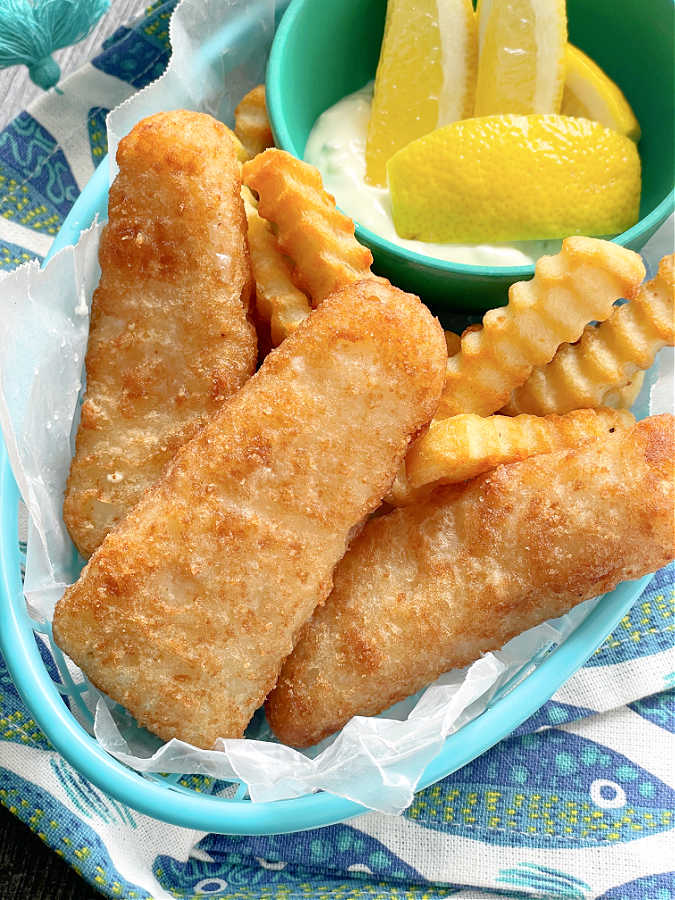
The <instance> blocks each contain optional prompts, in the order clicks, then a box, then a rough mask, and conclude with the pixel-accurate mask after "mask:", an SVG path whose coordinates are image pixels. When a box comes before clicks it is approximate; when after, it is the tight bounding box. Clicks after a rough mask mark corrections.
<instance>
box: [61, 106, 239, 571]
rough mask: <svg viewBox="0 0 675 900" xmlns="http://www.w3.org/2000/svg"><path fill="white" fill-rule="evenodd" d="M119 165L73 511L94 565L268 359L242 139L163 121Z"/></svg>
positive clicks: (187, 117)
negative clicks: (261, 350)
mask: <svg viewBox="0 0 675 900" xmlns="http://www.w3.org/2000/svg"><path fill="white" fill-rule="evenodd" d="M117 161H118V163H119V167H120V171H119V174H118V176H117V178H116V179H115V181H114V183H113V184H112V186H111V188H110V199H109V204H108V213H109V220H108V224H107V225H106V226H105V228H104V230H103V234H102V236H101V245H100V250H99V260H100V263H101V280H100V282H99V285H98V288H97V289H96V292H95V293H94V298H93V303H92V313H91V326H90V331H89V345H88V349H87V357H86V370H87V391H86V395H85V399H84V404H83V406H82V417H81V420H80V425H79V429H78V432H77V441H76V452H75V457H74V458H73V461H72V465H71V468H70V477H69V479H68V484H67V488H66V495H65V501H64V505H63V517H64V521H65V523H66V525H67V527H68V530H69V532H70V534H71V537H72V538H73V541H74V542H75V544H76V546H77V548H78V549H79V551H80V552H81V553H82V554H83V555H84V556H89V555H90V554H91V553H92V552H93V551H94V550H95V549H96V547H98V545H99V544H100V543H101V541H102V540H103V538H104V537H105V535H106V534H107V533H108V532H109V531H110V529H111V528H112V527H113V526H114V525H115V523H116V522H118V521H119V520H120V519H121V518H122V517H123V516H124V515H125V513H126V512H127V511H128V510H129V509H130V508H131V507H132V506H133V505H134V504H135V503H136V502H137V501H138V500H139V498H140V497H141V495H142V494H143V492H144V491H145V489H146V488H148V487H149V486H150V485H151V484H153V483H154V482H155V481H157V479H158V478H159V476H160V475H161V474H162V472H163V470H164V468H165V466H166V464H167V463H168V462H169V460H170V459H171V458H172V457H173V455H174V454H175V452H176V450H177V449H178V448H179V447H180V446H182V445H183V444H184V443H185V442H186V441H187V440H189V439H190V438H191V437H193V435H195V434H196V432H197V431H198V430H199V428H200V427H201V426H202V425H203V424H204V422H206V421H207V420H208V419H209V417H210V416H211V415H213V413H214V412H215V411H216V410H217V409H218V408H219V407H220V406H221V404H222V403H223V401H224V400H225V399H226V398H227V397H229V396H230V395H231V394H232V393H234V391H236V390H238V389H239V388H240V387H241V385H242V384H243V383H244V382H245V381H246V380H247V379H248V378H249V377H250V376H251V374H252V373H253V371H254V367H255V362H256V336H255V330H254V328H253V325H252V323H251V322H250V320H249V315H248V313H249V298H250V292H251V269H250V263H249V257H248V250H247V246H246V231H245V229H246V222H245V219H244V209H243V204H242V202H241V198H240V196H239V191H240V187H241V182H240V177H239V169H238V163H237V161H236V159H235V150H234V148H233V145H232V142H231V140H230V138H229V136H228V130H227V129H226V128H225V126H224V125H221V124H220V122H217V121H216V120H215V119H212V118H211V117H210V116H207V115H203V114H201V113H193V112H186V111H182V110H179V111H176V112H168V113H158V114H157V115H154V116H150V117H149V118H147V119H144V120H143V121H142V122H139V124H138V125H136V126H135V128H134V129H133V130H132V131H131V133H130V134H129V135H128V136H127V137H125V138H124V139H123V140H122V141H121V142H120V145H119V149H118V152H117Z"/></svg>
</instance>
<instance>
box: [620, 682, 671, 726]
mask: <svg viewBox="0 0 675 900" xmlns="http://www.w3.org/2000/svg"><path fill="white" fill-rule="evenodd" d="M628 708H629V709H632V710H633V712H636V713H637V714H638V715H639V716H642V717H643V718H644V719H647V720H648V721H649V722H651V723H652V724H653V725H658V726H659V728H663V729H664V730H665V731H669V732H670V733H671V734H675V690H671V691H664V692H663V693H662V694H652V696H651V697H645V698H644V699H642V700H636V701H635V703H629V704H628Z"/></svg>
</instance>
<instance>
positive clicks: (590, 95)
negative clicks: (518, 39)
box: [560, 44, 640, 141]
mask: <svg viewBox="0 0 675 900" xmlns="http://www.w3.org/2000/svg"><path fill="white" fill-rule="evenodd" d="M566 60H567V75H566V78H565V90H564V92H563V98H562V106H561V110H560V111H561V112H562V113H563V115H565V116H580V117H582V118H584V119H592V120H593V121H594V122H600V123H601V124H602V125H605V126H606V127H607V128H613V129H614V131H618V132H619V133H620V134H625V135H626V136H627V137H629V138H631V139H632V140H634V141H639V140H640V125H639V123H638V120H637V119H636V118H635V113H634V112H633V110H632V109H631V107H630V104H629V103H628V101H627V100H626V98H625V97H624V95H623V93H622V92H621V90H620V88H619V87H617V85H616V84H615V83H614V82H613V81H612V79H611V78H609V76H608V75H606V74H605V73H604V72H603V71H602V69H601V68H600V66H598V65H597V64H596V63H594V62H593V60H592V59H590V57H588V56H586V54H585V53H583V52H582V51H581V50H579V48H578V47H575V46H573V45H572V44H568V45H567V54H566Z"/></svg>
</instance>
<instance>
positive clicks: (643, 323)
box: [504, 255, 675, 415]
mask: <svg viewBox="0 0 675 900" xmlns="http://www.w3.org/2000/svg"><path fill="white" fill-rule="evenodd" d="M674 301H675V256H673V255H671V256H665V257H664V258H663V259H662V260H661V263H660V265H659V270H658V274H657V275H656V277H655V278H652V279H651V280H650V281H647V282H645V283H644V284H642V285H641V286H640V288H639V289H638V291H637V293H636V294H635V296H634V297H633V299H632V300H630V301H629V302H628V303H623V304H621V305H620V306H616V307H614V309H613V310H612V313H611V315H610V316H609V318H608V319H606V321H604V322H601V323H600V324H599V325H588V326H587V327H586V328H585V329H584V333H583V335H582V336H581V339H580V340H579V341H578V343H576V344H564V345H563V346H562V347H560V348H559V350H558V352H557V353H556V355H555V356H554V357H553V359H552V360H551V362H550V363H549V364H548V365H546V366H544V367H542V368H537V369H534V371H533V372H532V373H531V374H530V376H529V378H528V379H527V381H526V382H525V383H524V384H523V385H522V387H520V388H518V389H517V390H515V391H514V392H513V394H512V395H511V399H510V400H509V402H508V403H507V404H506V406H505V407H504V412H505V413H508V414H509V415H515V414H517V413H524V412H526V413H534V414H536V415H544V414H546V413H550V412H557V413H564V412H567V411H568V410H569V409H575V408H577V407H580V406H599V405H600V404H601V403H602V402H603V397H604V395H606V394H607V393H608V392H611V391H616V390H619V389H621V388H622V387H623V386H624V385H626V384H627V383H628V382H629V381H630V379H631V377H632V376H633V375H635V373H636V372H638V371H640V370H644V369H648V368H649V367H650V366H651V364H652V363H653V362H654V357H655V356H656V354H657V352H658V351H659V350H660V349H661V348H662V347H664V346H666V345H672V344H673V341H674V339H675V303H674Z"/></svg>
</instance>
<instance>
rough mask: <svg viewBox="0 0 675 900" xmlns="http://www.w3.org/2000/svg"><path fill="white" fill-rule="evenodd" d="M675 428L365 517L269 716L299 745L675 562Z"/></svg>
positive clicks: (506, 469) (662, 425)
mask: <svg viewBox="0 0 675 900" xmlns="http://www.w3.org/2000/svg"><path fill="white" fill-rule="evenodd" d="M674 423H675V420H674V419H673V417H672V416H654V417H652V418H650V419H646V420H644V421H643V422H640V423H639V424H638V425H636V426H635V427H634V428H633V429H632V430H628V431H624V430H617V432H616V433H615V434H614V435H613V436H611V437H607V438H605V439H603V440H601V441H595V442H593V443H592V444H588V445H586V446H584V447H583V448H581V449H577V450H571V451H558V452H555V453H550V454H545V455H542V456H536V457H532V458H531V459H527V460H525V461H523V462H518V463H513V464H511V465H505V466H500V467H499V468H498V469H496V470H494V471H493V472H490V473H489V474H487V475H482V476H480V477H478V478H476V479H474V480H473V481H470V482H466V483H465V484H464V485H461V486H449V487H445V488H441V489H439V490H438V491H437V492H436V493H435V494H434V495H433V497H432V498H431V499H430V500H428V501H427V502H425V503H421V504H419V505H417V506H410V507H407V508H405V509H401V510H397V511H396V512H393V513H391V514H390V515H388V516H384V517H382V518H375V519H371V520H370V522H369V523H368V524H367V525H366V527H365V528H364V530H363V532H362V533H361V534H360V536H359V537H358V538H357V539H356V540H355V541H354V543H353V544H352V547H351V548H350V550H349V552H348V553H347V555H346V556H345V557H344V559H343V560H342V562H341V563H340V565H339V566H338V568H337V569H336V571H335V587H334V589H333V593H332V595H331V597H330V598H329V599H328V601H327V602H326V604H325V605H324V606H323V607H322V608H321V609H319V610H317V611H316V613H315V614H314V616H313V618H312V619H310V621H309V622H308V623H307V625H306V626H305V628H304V629H303V631H302V632H301V634H300V636H299V639H298V643H297V644H296V647H295V650H294V651H293V653H292V655H291V656H290V657H289V658H288V659H287V660H286V662H285V664H284V666H283V668H282V671H281V674H280V676H279V681H278V683H277V687H276V689H275V690H274V692H273V693H272V694H271V695H270V697H269V698H268V700H267V705H266V709H267V718H268V721H269V723H270V725H271V727H272V729H273V731H274V733H275V734H276V735H277V736H278V737H279V739H280V740H282V741H284V742H285V743H287V744H291V745H293V746H298V747H305V746H308V745H310V744H314V743H316V742H317V741H319V740H320V739H321V738H323V737H325V736H326V735H328V734H331V733H332V732H334V731H336V730H337V729H339V728H341V727H342V726H343V725H344V724H345V723H346V722H347V721H348V720H349V719H350V718H351V717H352V716H354V715H366V716H368V715H374V714H376V713H378V712H381V711H382V710H384V709H387V708H388V707H389V706H391V705H392V704H393V703H395V702H397V701H398V700H401V699H403V698H404V697H407V696H409V695H410V694H413V693H415V692H416V691H418V690H419V689H420V688H422V687H424V686H425V685H426V684H428V683H429V682H431V681H433V680H434V679H435V678H437V677H438V676H439V675H440V674H442V673H443V672H446V671H448V670H450V669H454V668H460V667H462V666H466V665H468V664H469V663H471V662H473V661H474V660H476V659H478V657H479V656H480V655H481V654H482V653H485V652H487V651H489V650H495V649H498V648H499V647H501V646H502V645H503V644H505V643H506V641H508V640H510V638H512V637H514V635H516V634H519V633H520V632H522V631H525V630H526V629H527V628H531V627H532V626H534V625H536V624H537V623H539V622H542V621H544V620H545V619H549V618H552V617H555V616H560V615H562V614H563V613H565V612H567V610H569V609H570V608H571V607H572V606H574V605H575V604H577V603H580V602H581V601H582V600H586V599H588V598H590V597H593V596H596V595H597V594H601V593H602V592H603V591H607V590H609V589H611V588H613V587H614V586H615V585H617V584H618V583H619V582H620V581H623V580H625V579H632V578H637V577H638V576H640V575H643V574H645V573H647V572H651V571H653V570H654V569H657V568H659V566H662V565H665V564H666V563H667V562H668V561H669V560H671V559H672V558H673V557H674V556H675V528H674V525H675V522H674V515H675V510H674V483H673V474H674V471H675V433H674Z"/></svg>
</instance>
